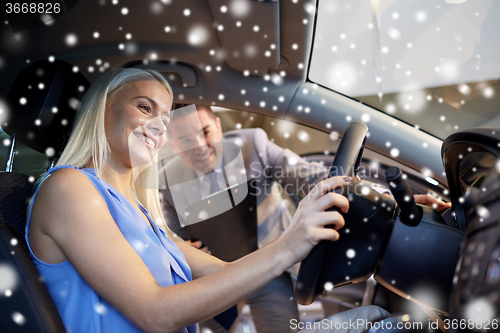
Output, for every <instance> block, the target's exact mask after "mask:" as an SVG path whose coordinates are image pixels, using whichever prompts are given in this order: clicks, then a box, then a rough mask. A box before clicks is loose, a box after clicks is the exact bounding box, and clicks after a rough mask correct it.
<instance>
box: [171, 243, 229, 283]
mask: <svg viewBox="0 0 500 333" xmlns="http://www.w3.org/2000/svg"><path fill="white" fill-rule="evenodd" d="M173 240H174V242H175V244H176V245H177V246H178V247H179V249H180V250H181V251H182V253H184V256H185V257H186V261H187V262H188V264H189V267H190V268H191V273H192V275H193V280H194V279H198V278H200V277H203V276H206V275H210V274H213V273H215V272H217V271H219V270H221V269H222V268H224V267H226V266H227V265H228V263H227V262H225V261H222V260H220V259H219V258H217V257H214V256H212V255H209V254H207V253H205V252H203V251H200V250H198V249H197V248H194V247H193V246H192V245H190V244H188V243H187V242H186V241H185V240H183V239H182V238H180V237H179V236H175V235H174V239H173Z"/></svg>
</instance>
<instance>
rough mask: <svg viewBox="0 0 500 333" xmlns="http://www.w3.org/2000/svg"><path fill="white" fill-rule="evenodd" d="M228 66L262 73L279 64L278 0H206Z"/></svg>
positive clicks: (245, 71) (258, 74)
mask: <svg viewBox="0 0 500 333" xmlns="http://www.w3.org/2000/svg"><path fill="white" fill-rule="evenodd" d="M208 3H209V4H210V9H211V11H212V16H213V18H214V22H216V25H217V34H218V36H219V40H220V43H221V47H222V50H223V52H224V58H225V60H226V63H227V65H228V66H229V67H230V68H231V69H234V70H235V71H238V72H240V73H249V74H251V75H256V76H264V75H265V74H267V72H268V69H269V68H275V67H276V66H278V65H279V64H280V21H279V11H280V7H279V2H278V1H277V0H276V1H269V0H265V1H249V0H222V1H221V0H209V1H208Z"/></svg>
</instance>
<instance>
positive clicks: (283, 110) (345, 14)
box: [0, 0, 500, 333]
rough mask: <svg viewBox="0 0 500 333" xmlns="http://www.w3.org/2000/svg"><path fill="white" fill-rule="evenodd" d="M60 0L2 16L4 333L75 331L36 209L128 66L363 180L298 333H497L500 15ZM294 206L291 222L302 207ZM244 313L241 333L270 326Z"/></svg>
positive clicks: (178, 98) (487, 10)
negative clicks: (58, 302) (30, 221)
mask: <svg viewBox="0 0 500 333" xmlns="http://www.w3.org/2000/svg"><path fill="white" fill-rule="evenodd" d="M52 2H53V1H47V3H52ZM58 3H61V4H62V6H61V7H59V11H57V12H56V7H53V8H51V10H52V12H50V13H45V12H44V13H41V12H40V11H38V12H37V11H35V12H33V11H32V12H30V9H29V6H28V7H26V8H27V9H26V10H25V9H23V8H24V7H23V6H22V4H18V5H19V6H17V7H16V4H14V3H12V4H11V7H9V6H8V5H6V10H5V11H4V12H2V14H0V15H1V16H2V17H1V18H2V19H1V20H0V22H3V24H1V25H0V31H1V38H2V44H1V45H2V46H0V141H1V144H0V164H1V165H5V167H4V168H2V172H0V309H1V311H0V331H2V332H4V331H5V332H66V329H65V327H64V324H63V322H62V320H61V318H60V316H59V314H58V312H57V309H56V307H55V305H54V303H53V302H52V299H51V297H50V295H49V293H48V291H47V289H46V288H45V286H44V284H43V281H42V280H41V278H40V276H39V274H38V272H37V271H36V269H35V267H34V266H33V264H32V262H31V259H30V257H29V255H28V252H27V245H26V242H25V237H24V232H25V231H24V229H25V228H24V227H25V224H26V210H27V205H28V202H29V199H30V196H31V195H32V194H33V190H34V187H35V185H36V181H37V179H38V177H39V175H40V174H41V173H43V172H45V171H46V170H47V169H48V168H49V167H50V166H51V165H53V164H54V163H55V162H56V161H57V157H58V156H59V155H60V153H61V151H62V150H63V148H64V144H65V142H66V140H67V138H68V137H69V135H70V133H71V124H72V122H73V119H74V116H75V112H76V110H77V108H78V105H79V101H80V100H81V98H82V97H83V96H84V94H85V92H86V91H87V90H88V88H89V87H90V86H91V84H92V83H93V82H94V81H95V79H96V78H97V77H99V75H101V74H102V73H104V72H107V71H109V70H111V69H113V68H121V67H127V68H128V67H134V68H144V69H145V68H147V69H154V70H156V71H158V72H160V73H161V74H162V75H164V76H165V78H166V79H167V80H168V82H169V83H170V84H171V85H172V88H173V91H174V103H176V104H178V105H190V104H204V105H210V106H211V107H212V109H213V110H214V112H215V113H216V115H217V116H218V117H219V118H220V119H221V123H222V128H223V131H224V132H227V131H231V130H235V129H242V128H256V127H259V128H262V129H263V130H264V131H265V132H266V133H267V135H268V137H269V139H270V140H271V141H272V142H274V143H276V144H277V145H279V146H281V147H283V148H288V149H290V150H292V151H294V152H296V153H297V154H298V155H300V156H301V157H303V158H304V159H306V160H307V161H311V162H318V163H321V164H323V165H325V166H328V167H330V168H331V169H330V170H331V171H330V175H331V176H334V175H337V171H338V170H346V171H347V174H349V175H352V176H353V177H354V176H359V178H360V181H358V180H355V181H354V182H353V184H352V185H349V186H348V187H346V188H344V189H343V191H344V192H342V194H344V195H346V196H347V197H348V198H349V200H350V205H351V209H350V211H349V213H347V214H344V217H345V220H346V227H345V228H343V229H342V230H341V232H340V239H339V241H337V242H321V243H320V244H318V246H316V247H315V248H314V249H313V251H312V252H311V253H310V255H309V256H308V257H307V258H306V259H305V260H304V261H303V262H302V264H301V268H300V271H299V274H298V276H297V277H296V282H295V283H296V284H295V300H296V301H297V302H298V303H299V304H300V305H299V310H300V314H301V320H302V321H304V322H313V321H317V320H321V319H323V318H326V317H328V316H329V315H332V314H334V313H336V312H339V311H343V310H346V309H349V308H354V307H357V306H361V305H370V304H376V305H379V306H381V307H383V308H385V309H387V310H388V311H389V312H391V314H393V316H394V317H392V318H391V319H390V320H391V322H394V327H393V329H392V330H391V329H390V328H387V327H385V328H381V327H379V328H373V329H372V330H371V331H370V332H389V331H395V327H396V323H398V322H403V323H417V324H418V323H423V326H422V327H419V326H418V325H414V326H412V325H409V326H404V325H403V326H404V330H405V331H408V332H428V331H438V330H441V331H447V330H450V331H452V332H455V331H465V330H468V331H478V332H479V331H481V330H485V329H492V330H498V329H499V328H498V320H499V318H500V312H499V310H498V309H499V306H500V288H499V287H498V286H499V283H500V264H499V263H500V247H499V239H500V223H499V222H498V218H497V217H498V216H499V215H498V214H499V213H498V210H499V209H500V205H499V204H498V202H499V201H498V199H499V198H500V178H499V172H500V162H499V160H498V158H499V156H500V117H499V113H498V106H499V105H500V94H499V93H498V91H499V89H498V88H499V87H500V83H499V80H498V78H499V77H500V49H499V45H500V43H498V41H499V40H498V38H499V36H498V33H497V32H498V31H500V30H499V29H500V2H498V1H494V0H483V1H477V0H469V1H467V0H437V1H425V0H416V1H415V0H393V1H387V2H383V1H379V0H371V1H367V0H352V1H341V0H282V1H279V0H262V1H261V0H217V1H216V0H182V1H181V0H148V1H131V0H129V1H125V0H92V1H78V0H61V1H58ZM16 8H17V9H16ZM39 9H40V7H37V10H39ZM43 10H46V8H44V9H43ZM354 179H356V177H354ZM383 192H385V194H387V193H390V195H384V194H382V193H383ZM412 194H430V195H433V196H435V197H437V198H439V199H442V200H444V201H446V202H451V203H452V207H451V208H449V209H447V210H445V211H441V212H438V211H437V210H436V209H434V208H433V207H428V206H422V205H417V204H415V202H414V201H413V200H410V199H411V198H412ZM284 198H285V200H286V203H287V208H288V209H289V210H290V212H291V213H292V214H293V212H294V211H295V209H296V207H297V205H298V203H299V201H300V200H301V198H300V197H297V196H293V195H292V196H286V195H285V194H284ZM244 311H247V312H248V309H246V310H245V309H244ZM247 312H244V313H243V314H242V315H240V318H239V323H238V326H237V328H236V330H235V331H236V332H243V333H253V332H256V331H255V327H254V326H253V324H252V322H251V317H250V316H249V315H248V313H247ZM434 322H435V323H436V325H435V326H432V327H431V326H430V325H429V323H434ZM463 323H465V326H463V325H461V324H463ZM471 323H472V326H471ZM495 323H496V325H495ZM488 325H489V326H488ZM410 326H411V327H410Z"/></svg>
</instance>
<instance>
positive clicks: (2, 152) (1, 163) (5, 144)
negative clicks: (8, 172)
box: [0, 127, 49, 177]
mask: <svg viewBox="0 0 500 333" xmlns="http://www.w3.org/2000/svg"><path fill="white" fill-rule="evenodd" d="M11 143H12V138H11V137H10V136H9V135H8V134H7V133H5V132H4V131H3V130H2V128H1V127H0V171H5V166H6V163H7V158H8V155H9V152H10V147H11ZM48 165H49V157H48V156H47V155H45V154H42V153H39V152H37V151H36V150H33V149H31V148H29V147H27V146H25V145H23V144H21V143H19V142H16V145H15V155H14V163H13V164H12V171H14V172H18V173H22V174H25V175H33V176H34V177H36V176H37V175H39V174H40V173H42V172H44V171H46V169H47V167H48Z"/></svg>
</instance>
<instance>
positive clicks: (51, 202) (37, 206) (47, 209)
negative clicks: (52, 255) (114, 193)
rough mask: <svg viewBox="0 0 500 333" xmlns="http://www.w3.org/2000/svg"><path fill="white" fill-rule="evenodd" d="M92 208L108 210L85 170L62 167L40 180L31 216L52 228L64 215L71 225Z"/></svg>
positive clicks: (64, 218) (92, 209)
mask: <svg viewBox="0 0 500 333" xmlns="http://www.w3.org/2000/svg"><path fill="white" fill-rule="evenodd" d="M89 210H91V211H94V212H97V213H99V212H102V211H104V210H106V211H107V205H106V202H105V201H104V199H103V198H102V196H101V195H100V194H99V192H98V191H97V189H96V188H95V187H94V185H93V184H92V182H91V181H90V180H89V179H88V178H87V177H86V176H85V175H84V174H83V173H82V172H80V171H78V170H75V169H73V168H63V169H59V170H56V171H54V172H53V173H51V174H50V176H49V177H47V179H45V180H44V181H43V183H42V184H41V186H40V189H39V191H38V194H37V196H36V198H35V201H34V203H33V219H32V220H34V221H33V222H35V223H41V224H42V225H44V226H45V227H49V228H50V225H52V224H54V223H56V224H58V220H61V219H63V220H65V221H67V222H66V223H65V225H68V224H71V221H75V220H78V216H79V214H81V213H82V212H83V211H87V212H88V211H89ZM58 227H60V224H58Z"/></svg>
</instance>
